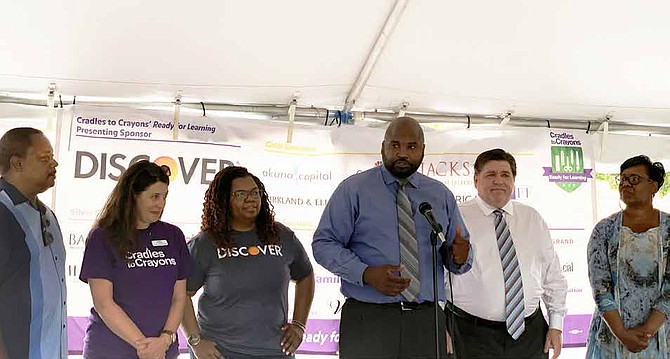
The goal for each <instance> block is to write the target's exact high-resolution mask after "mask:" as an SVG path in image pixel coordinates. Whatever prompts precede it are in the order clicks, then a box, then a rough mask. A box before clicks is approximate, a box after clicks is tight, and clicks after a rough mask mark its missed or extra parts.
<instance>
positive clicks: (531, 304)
mask: <svg viewBox="0 0 670 359" xmlns="http://www.w3.org/2000/svg"><path fill="white" fill-rule="evenodd" d="M458 208H459V209H460V211H461V215H462V216H463V219H464V221H465V225H466V227H467V229H468V231H469V232H470V244H471V246H472V247H471V250H472V251H474V260H473V263H472V269H470V271H468V272H467V273H464V274H461V275H455V276H452V283H453V288H454V304H455V305H456V306H457V307H459V308H460V309H463V310H464V311H466V312H468V313H470V314H472V315H474V316H477V317H479V318H483V319H487V320H492V321H497V322H504V321H505V285H504V280H503V271H502V264H501V263H500V253H499V251H498V243H497V239H496V234H495V228H494V224H493V220H494V219H495V214H494V213H493V211H494V210H496V208H493V207H491V206H490V205H488V204H487V203H486V202H484V201H483V200H482V199H481V198H479V197H477V198H475V199H472V200H469V201H467V202H464V203H461V204H459V206H458ZM501 209H502V210H503V211H504V217H505V220H506V221H507V224H508V225H509V230H510V232H511V234H512V239H513V241H514V248H515V250H516V255H517V259H518V261H519V267H520V269H521V278H522V280H523V295H524V302H525V316H526V317H527V316H529V315H531V314H533V313H534V312H535V311H536V310H537V307H538V305H539V302H540V298H541V299H542V301H544V304H545V305H546V307H547V310H548V311H549V327H550V328H554V329H558V330H563V317H564V316H565V313H566V312H567V309H566V306H565V296H566V295H567V292H568V283H567V281H566V280H565V277H564V276H563V272H562V270H561V263H560V260H559V259H558V255H557V254H556V251H554V245H553V242H552V240H551V236H550V235H549V228H548V227H547V224H546V223H545V222H544V219H542V217H541V216H540V214H539V213H537V211H536V210H535V209H533V208H532V207H529V206H527V205H525V204H522V203H518V202H513V201H510V202H508V203H507V204H506V205H505V206H504V207H503V208H501ZM446 287H447V293H449V282H448V281H447V282H446ZM447 298H449V300H451V298H450V297H449V294H447Z"/></svg>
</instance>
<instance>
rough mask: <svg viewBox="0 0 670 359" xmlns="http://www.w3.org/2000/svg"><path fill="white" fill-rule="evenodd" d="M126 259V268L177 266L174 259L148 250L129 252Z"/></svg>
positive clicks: (159, 252)
mask: <svg viewBox="0 0 670 359" xmlns="http://www.w3.org/2000/svg"><path fill="white" fill-rule="evenodd" d="M126 258H128V263H127V264H128V268H145V267H149V268H158V267H165V266H176V265H177V261H176V260H175V259H174V258H166V257H165V253H164V252H163V251H152V250H151V249H149V248H147V249H146V250H144V251H139V252H130V253H128V255H127V256H126Z"/></svg>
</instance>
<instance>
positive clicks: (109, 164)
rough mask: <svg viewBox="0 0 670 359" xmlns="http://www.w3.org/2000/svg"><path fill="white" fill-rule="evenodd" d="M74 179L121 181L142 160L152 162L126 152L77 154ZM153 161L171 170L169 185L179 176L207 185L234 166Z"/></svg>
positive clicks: (194, 160)
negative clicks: (131, 167) (129, 168)
mask: <svg viewBox="0 0 670 359" xmlns="http://www.w3.org/2000/svg"><path fill="white" fill-rule="evenodd" d="M75 156H76V157H75V164H74V178H82V179H85V178H94V177H95V178H97V179H101V180H104V179H111V180H113V181H118V180H119V177H121V174H123V172H125V171H126V169H128V167H130V166H131V165H132V164H133V163H135V162H138V161H140V160H147V161H150V160H151V159H150V157H149V156H148V155H136V156H135V157H132V158H130V157H128V156H126V155H125V154H123V153H113V154H109V153H104V152H103V153H100V154H94V153H91V152H88V151H77V153H76V154H75ZM154 162H155V163H156V164H158V165H159V166H161V165H165V166H168V167H169V168H170V182H173V181H174V180H176V179H177V178H178V177H181V178H182V179H183V180H184V183H185V184H189V183H190V182H191V181H192V180H197V181H199V182H200V184H204V185H208V184H209V183H210V182H212V180H213V179H214V175H216V173H217V172H218V171H220V170H222V169H224V168H226V167H228V166H234V165H235V163H233V162H232V161H230V160H224V159H217V158H199V157H196V158H184V157H181V156H180V157H177V160H175V159H173V158H172V157H168V156H160V157H157V158H156V159H155V160H154Z"/></svg>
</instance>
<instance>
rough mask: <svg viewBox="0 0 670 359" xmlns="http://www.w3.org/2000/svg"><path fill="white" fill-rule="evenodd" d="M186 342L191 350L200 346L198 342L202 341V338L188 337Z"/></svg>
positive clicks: (196, 336)
mask: <svg viewBox="0 0 670 359" xmlns="http://www.w3.org/2000/svg"><path fill="white" fill-rule="evenodd" d="M187 341H188V345H190V346H191V348H193V347H197V346H198V345H200V342H201V341H202V337H201V336H200V334H198V335H194V336H190V337H188V340H187Z"/></svg>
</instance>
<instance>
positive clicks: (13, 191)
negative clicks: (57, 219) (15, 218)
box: [0, 177, 46, 214]
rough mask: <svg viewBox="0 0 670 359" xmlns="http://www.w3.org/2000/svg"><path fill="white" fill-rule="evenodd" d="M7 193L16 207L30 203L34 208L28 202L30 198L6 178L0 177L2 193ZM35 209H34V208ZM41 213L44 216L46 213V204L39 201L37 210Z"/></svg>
mask: <svg viewBox="0 0 670 359" xmlns="http://www.w3.org/2000/svg"><path fill="white" fill-rule="evenodd" d="M2 191H5V192H7V195H8V196H9V199H11V200H12V203H14V205H15V206H18V205H19V204H21V203H23V202H28V205H30V206H31V207H33V205H32V203H30V201H28V198H26V196H24V195H23V193H21V192H20V191H19V190H18V189H17V188H16V187H14V185H13V184H11V183H9V182H7V180H5V179H4V178H2V177H0V192H2ZM33 208H34V207H33ZM35 209H37V210H39V211H40V213H42V214H44V213H45V212H46V207H45V206H44V203H42V201H40V200H39V198H38V199H37V208H35Z"/></svg>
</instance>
